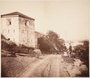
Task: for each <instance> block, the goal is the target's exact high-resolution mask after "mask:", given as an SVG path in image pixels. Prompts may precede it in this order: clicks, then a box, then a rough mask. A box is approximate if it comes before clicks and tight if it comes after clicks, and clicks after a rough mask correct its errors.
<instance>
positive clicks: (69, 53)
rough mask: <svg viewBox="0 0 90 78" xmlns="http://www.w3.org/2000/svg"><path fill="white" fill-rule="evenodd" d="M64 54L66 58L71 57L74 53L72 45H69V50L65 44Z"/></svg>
mask: <svg viewBox="0 0 90 78" xmlns="http://www.w3.org/2000/svg"><path fill="white" fill-rule="evenodd" d="M63 52H64V56H69V57H71V52H72V46H71V43H69V49H67V48H66V46H65V44H64V48H63Z"/></svg>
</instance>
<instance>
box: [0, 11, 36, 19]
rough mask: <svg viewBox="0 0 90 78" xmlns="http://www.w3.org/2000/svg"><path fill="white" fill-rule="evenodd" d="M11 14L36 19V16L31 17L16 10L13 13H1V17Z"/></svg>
mask: <svg viewBox="0 0 90 78" xmlns="http://www.w3.org/2000/svg"><path fill="white" fill-rule="evenodd" d="M9 15H18V16H20V17H24V18H28V19H32V20H35V19H34V18H31V17H29V16H27V15H24V14H22V13H20V12H17V11H16V12H12V13H8V14H3V15H1V17H3V16H9Z"/></svg>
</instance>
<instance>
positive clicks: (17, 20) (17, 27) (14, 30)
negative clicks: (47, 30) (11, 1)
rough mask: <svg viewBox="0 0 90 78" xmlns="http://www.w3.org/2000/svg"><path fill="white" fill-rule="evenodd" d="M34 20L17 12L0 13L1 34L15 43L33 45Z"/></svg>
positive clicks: (34, 43)
mask: <svg viewBox="0 0 90 78" xmlns="http://www.w3.org/2000/svg"><path fill="white" fill-rule="evenodd" d="M34 21H35V19H33V18H31V17H28V16H26V15H24V14H22V13H19V12H13V13H9V14H4V15H1V34H2V35H3V36H5V37H6V38H7V39H9V40H11V41H13V42H15V43H16V44H17V45H25V46H27V47H35V45H36V42H35V26H34Z"/></svg>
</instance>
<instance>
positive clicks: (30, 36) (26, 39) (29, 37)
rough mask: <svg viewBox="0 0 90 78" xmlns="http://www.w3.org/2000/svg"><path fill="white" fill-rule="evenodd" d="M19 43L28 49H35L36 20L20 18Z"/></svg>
mask: <svg viewBox="0 0 90 78" xmlns="http://www.w3.org/2000/svg"><path fill="white" fill-rule="evenodd" d="M19 32H20V33H19V42H20V44H24V45H26V46H28V47H35V45H36V44H35V28H34V20H30V19H27V18H22V17H19Z"/></svg>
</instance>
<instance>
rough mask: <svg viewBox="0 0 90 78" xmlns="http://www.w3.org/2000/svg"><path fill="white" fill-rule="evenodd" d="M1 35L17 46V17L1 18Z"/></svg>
mask: <svg viewBox="0 0 90 78" xmlns="http://www.w3.org/2000/svg"><path fill="white" fill-rule="evenodd" d="M1 34H2V35H3V36H5V37H6V38H7V39H8V38H9V39H10V40H11V41H13V42H15V43H16V44H17V45H18V43H19V42H18V41H19V28H18V17H15V16H14V17H13V16H6V17H2V18H1Z"/></svg>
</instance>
